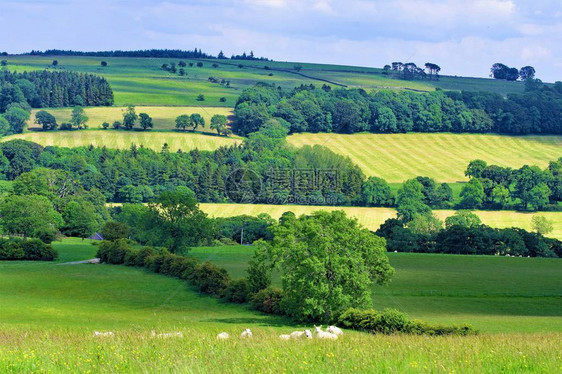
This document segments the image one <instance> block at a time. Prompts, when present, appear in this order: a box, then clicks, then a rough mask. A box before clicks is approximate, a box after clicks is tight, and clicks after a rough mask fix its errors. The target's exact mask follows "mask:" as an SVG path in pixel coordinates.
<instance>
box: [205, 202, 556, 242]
mask: <svg viewBox="0 0 562 374" xmlns="http://www.w3.org/2000/svg"><path fill="white" fill-rule="evenodd" d="M201 209H203V211H205V212H206V213H207V214H209V215H210V216H213V217H230V216H235V215H241V214H248V215H252V216H257V215H258V214H260V213H267V214H269V215H270V216H272V217H273V218H275V219H278V218H279V217H280V216H281V214H283V213H284V212H287V211H292V212H294V213H295V214H297V215H301V214H310V213H311V212H314V211H315V210H328V211H332V210H343V211H345V212H346V213H347V215H349V216H352V217H355V218H357V219H358V221H359V223H361V224H362V225H363V226H365V227H367V228H368V229H369V230H373V231H374V230H377V229H378V227H379V226H380V225H381V224H382V223H383V222H384V221H386V220H387V219H389V218H395V217H396V211H395V210H394V209H392V208H363V207H327V206H322V207H320V206H310V205H268V204H212V203H203V204H201ZM433 212H434V213H435V215H436V216H437V217H439V218H440V219H442V220H444V219H445V218H446V217H449V216H451V215H453V214H454V213H455V211H454V210H434V211H433ZM474 213H476V214H477V215H478V216H479V217H480V219H481V220H482V222H483V223H484V224H486V225H489V226H491V227H498V228H503V227H521V228H524V229H526V230H531V229H532V228H531V218H532V217H533V215H535V214H537V215H541V216H545V217H547V218H548V219H549V220H550V221H552V223H553V226H554V230H553V231H552V232H551V233H550V234H548V235H547V236H549V237H553V238H557V239H562V219H561V217H562V213H560V212H538V213H523V212H515V211H511V210H499V211H484V210H479V211H474Z"/></svg>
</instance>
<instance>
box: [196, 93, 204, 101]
mask: <svg viewBox="0 0 562 374" xmlns="http://www.w3.org/2000/svg"><path fill="white" fill-rule="evenodd" d="M197 101H205V95H203V94H199V95H197Z"/></svg>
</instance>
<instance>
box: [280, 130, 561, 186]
mask: <svg viewBox="0 0 562 374" xmlns="http://www.w3.org/2000/svg"><path fill="white" fill-rule="evenodd" d="M289 142H290V143H291V144H293V145H295V146H297V147H301V146H303V145H315V144H320V145H323V146H326V147H328V148H330V149H331V150H332V151H334V152H336V153H339V154H342V155H344V156H349V157H350V158H351V159H352V160H353V162H355V163H356V164H357V165H358V166H359V167H360V168H361V169H362V170H363V172H364V173H365V174H366V175H368V176H377V177H381V178H384V179H386V180H387V181H388V182H391V183H396V182H402V181H404V180H406V179H409V178H413V177H416V176H419V175H421V176H428V177H432V178H435V179H436V180H437V181H439V182H458V181H466V180H467V178H466V177H465V175H464V171H465V169H466V166H467V165H468V163H469V162H470V161H471V160H474V159H482V160H485V161H487V162H488V163H489V164H495V165H500V166H509V167H513V168H519V167H521V166H523V165H525V164H528V165H538V166H540V167H541V168H544V167H546V166H547V165H548V162H549V161H551V160H555V159H558V158H559V157H562V136H536V135H534V136H504V135H491V134H451V133H409V134H367V133H365V134H353V135H346V134H325V133H324V134H295V135H291V136H290V137H289Z"/></svg>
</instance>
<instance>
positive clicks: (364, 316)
mask: <svg viewBox="0 0 562 374" xmlns="http://www.w3.org/2000/svg"><path fill="white" fill-rule="evenodd" d="M338 322H339V324H340V325H341V326H343V327H345V328H348V329H354V330H360V331H368V332H371V333H375V334H376V333H380V334H396V333H405V334H414V335H432V336H438V335H460V336H465V335H474V334H476V333H477V331H476V330H475V329H474V328H472V327H471V326H469V325H461V326H438V325H435V326H434V325H429V324H427V323H425V322H421V321H417V320H413V321H412V320H410V319H409V318H408V317H407V316H406V314H404V313H402V312H400V311H398V310H396V309H385V310H384V311H382V312H377V311H376V310H374V309H367V310H361V309H355V308H350V309H348V310H347V311H345V312H344V313H343V314H342V315H341V316H340V318H339V320H338Z"/></svg>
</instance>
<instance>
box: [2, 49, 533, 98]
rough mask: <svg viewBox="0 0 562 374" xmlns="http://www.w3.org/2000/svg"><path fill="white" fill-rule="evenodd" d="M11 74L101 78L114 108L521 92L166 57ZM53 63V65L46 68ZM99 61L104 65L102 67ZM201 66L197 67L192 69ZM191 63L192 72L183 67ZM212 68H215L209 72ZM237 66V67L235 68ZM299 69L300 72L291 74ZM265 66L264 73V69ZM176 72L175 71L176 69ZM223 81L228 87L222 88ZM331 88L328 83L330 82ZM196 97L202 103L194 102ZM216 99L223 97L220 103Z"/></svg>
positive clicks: (511, 85) (69, 62) (309, 67)
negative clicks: (320, 91) (268, 94)
mask: <svg viewBox="0 0 562 374" xmlns="http://www.w3.org/2000/svg"><path fill="white" fill-rule="evenodd" d="M6 59H7V60H8V69H10V70H11V71H18V72H21V71H32V70H43V69H50V70H55V69H56V70H72V71H79V72H84V73H92V74H98V75H102V76H104V77H105V78H106V79H107V80H108V81H109V83H110V84H111V87H112V88H113V91H114V94H115V105H117V106H122V105H127V104H136V105H153V106H158V105H178V106H186V105H190V106H195V105H201V106H211V107H213V106H224V107H233V106H234V104H235V103H236V99H237V97H238V95H239V94H240V92H241V90H243V89H244V88H246V87H248V86H251V85H253V84H255V83H256V82H260V81H263V82H269V83H273V84H275V85H277V86H281V87H284V88H292V87H295V86H299V85H301V84H314V85H316V86H322V85H323V84H328V85H331V86H334V87H337V85H345V86H348V87H356V88H364V89H366V90H369V91H370V90H379V89H389V88H390V89H398V90H400V89H414V90H421V91H432V90H434V89H435V88H436V87H441V88H443V89H451V90H476V91H482V90H488V91H493V92H497V93H500V94H503V95H506V94H508V93H514V92H522V91H523V88H524V84H523V83H521V82H502V81H495V80H492V79H485V78H465V77H451V76H444V77H442V78H441V80H440V81H406V80H397V79H392V78H391V77H389V76H386V75H384V74H382V69H380V68H369V67H357V66H343V65H327V64H313V63H295V62H277V61H241V60H238V61H237V60H234V61H230V60H190V59H182V60H183V61H185V62H186V63H187V64H188V65H187V66H186V67H185V68H184V69H185V71H186V75H185V76H180V75H179V74H177V73H176V74H173V73H169V72H167V71H164V70H162V69H161V66H162V64H171V63H176V64H178V63H179V61H180V59H171V58H122V57H81V56H7V57H6ZM54 59H56V60H57V61H58V65H57V67H56V68H54V67H53V66H52V64H51V63H52V61H53V60H54ZM101 61H106V62H107V66H106V67H102V66H101V65H100V63H101ZM197 62H202V63H203V66H202V67H196V64H197ZM189 63H193V64H194V65H193V67H189ZM213 64H217V66H216V67H213ZM239 65H241V66H242V68H240V67H239ZM295 65H299V66H301V70H300V71H298V72H297V71H296V70H295V69H294V67H295ZM266 66H267V67H268V69H266V68H265V67H266ZM178 68H179V66H178ZM209 77H214V78H217V79H218V80H219V82H220V81H222V80H223V79H224V80H225V84H218V83H212V82H211V81H210V80H209ZM226 81H228V82H230V84H229V85H228V86H226ZM330 82H332V83H334V84H332V83H330ZM199 94H203V95H205V101H198V100H197V96H198V95H199ZM220 98H225V101H223V102H221V101H220Z"/></svg>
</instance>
